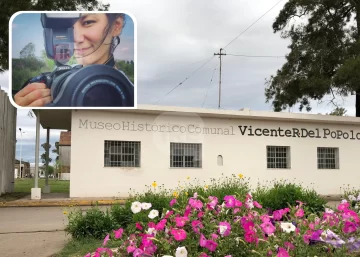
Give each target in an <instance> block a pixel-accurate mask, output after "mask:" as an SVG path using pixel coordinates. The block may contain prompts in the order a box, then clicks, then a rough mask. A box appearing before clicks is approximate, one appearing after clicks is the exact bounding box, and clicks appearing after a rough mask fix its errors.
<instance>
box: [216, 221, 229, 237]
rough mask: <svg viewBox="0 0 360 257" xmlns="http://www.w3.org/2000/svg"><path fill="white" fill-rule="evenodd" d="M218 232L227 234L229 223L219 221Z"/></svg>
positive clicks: (223, 234)
mask: <svg viewBox="0 0 360 257" xmlns="http://www.w3.org/2000/svg"><path fill="white" fill-rule="evenodd" d="M218 232H219V234H220V235H222V236H228V235H230V232H231V225H230V223H228V222H226V221H224V222H220V223H219V229H218Z"/></svg>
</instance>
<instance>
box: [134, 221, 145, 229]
mask: <svg viewBox="0 0 360 257" xmlns="http://www.w3.org/2000/svg"><path fill="white" fill-rule="evenodd" d="M135 227H136V228H137V229H139V230H142V229H143V227H142V226H141V224H140V223H139V222H136V224H135Z"/></svg>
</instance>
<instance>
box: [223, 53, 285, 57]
mask: <svg viewBox="0 0 360 257" xmlns="http://www.w3.org/2000/svg"><path fill="white" fill-rule="evenodd" d="M226 55H230V56H239V57H249V58H286V56H285V55H246V54H228V53H227V54H226Z"/></svg>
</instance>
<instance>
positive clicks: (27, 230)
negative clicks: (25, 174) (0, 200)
mask: <svg viewBox="0 0 360 257" xmlns="http://www.w3.org/2000/svg"><path fill="white" fill-rule="evenodd" d="M87 208H89V207H82V209H87ZM100 208H101V209H103V208H104V209H105V208H106V207H105V206H104V207H100ZM64 210H66V211H68V210H69V208H66V207H15V208H14V207H11V208H0V253H1V254H0V256H1V257H14V256H21V257H35V256H36V257H49V256H52V255H53V254H55V253H58V252H59V251H60V250H61V249H62V248H63V247H64V245H65V244H66V242H67V240H69V239H70V236H69V235H66V234H65V232H64V231H63V230H64V228H65V226H66V224H67V217H66V215H65V214H64V213H63V212H64Z"/></svg>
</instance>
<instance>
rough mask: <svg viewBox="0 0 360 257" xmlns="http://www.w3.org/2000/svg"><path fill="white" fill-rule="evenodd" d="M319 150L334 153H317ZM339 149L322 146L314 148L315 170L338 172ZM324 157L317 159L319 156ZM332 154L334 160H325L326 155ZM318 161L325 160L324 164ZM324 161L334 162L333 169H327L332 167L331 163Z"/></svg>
mask: <svg viewBox="0 0 360 257" xmlns="http://www.w3.org/2000/svg"><path fill="white" fill-rule="evenodd" d="M319 150H325V151H326V150H334V152H333V153H332V152H328V151H326V152H322V153H321V152H319ZM339 151H340V150H339V147H323V146H318V147H317V148H316V162H317V169H318V170H339V169H340V157H339V155H340V154H339ZM320 154H322V155H325V157H324V156H322V158H319V155H320ZM332 154H334V155H335V156H334V158H333V159H332V158H327V157H326V155H332ZM320 160H323V161H324V160H325V162H320ZM326 160H334V164H333V165H334V167H329V165H332V163H328V162H326Z"/></svg>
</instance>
